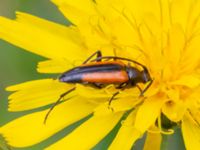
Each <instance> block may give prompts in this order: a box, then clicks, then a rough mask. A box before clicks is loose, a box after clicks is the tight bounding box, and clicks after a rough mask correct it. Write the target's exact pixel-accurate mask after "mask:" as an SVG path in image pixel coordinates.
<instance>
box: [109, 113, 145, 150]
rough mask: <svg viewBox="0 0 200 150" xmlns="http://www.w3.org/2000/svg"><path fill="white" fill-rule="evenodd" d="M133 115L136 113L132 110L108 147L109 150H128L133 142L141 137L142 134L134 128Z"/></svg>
mask: <svg viewBox="0 0 200 150" xmlns="http://www.w3.org/2000/svg"><path fill="white" fill-rule="evenodd" d="M135 115H136V111H135V110H134V111H132V112H131V113H130V114H129V115H128V117H127V118H126V120H125V121H123V122H122V126H121V128H120V130H119V132H118V133H117V136H116V137H115V139H114V140H113V142H112V144H111V145H110V147H109V150H118V149H119V150H120V149H123V150H130V149H131V147H132V146H133V144H134V142H135V141H136V140H137V139H138V138H140V137H141V136H142V134H143V133H141V132H139V131H138V130H136V129H135V128H134V121H135Z"/></svg>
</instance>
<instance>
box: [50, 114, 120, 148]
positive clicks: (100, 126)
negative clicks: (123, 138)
mask: <svg viewBox="0 0 200 150" xmlns="http://www.w3.org/2000/svg"><path fill="white" fill-rule="evenodd" d="M122 115H123V113H113V114H110V115H107V116H103V117H101V116H92V117H91V118H90V119H89V120H87V121H86V122H85V123H83V124H82V125H80V127H78V128H77V129H75V130H74V131H73V132H72V133H70V134H69V135H67V136H66V137H64V138H63V139H61V140H59V141H58V142H57V143H55V144H53V145H51V146H50V147H48V148H46V150H55V149H74V150H75V149H78V150H86V149H92V148H93V147H94V146H95V145H96V144H97V143H98V142H100V141H101V140H102V139H103V138H104V137H105V136H106V135H107V134H108V133H109V132H110V131H111V130H112V129H113V128H114V127H115V125H116V124H117V123H118V121H119V120H120V118H121V117H122ZM77 141H78V144H77Z"/></svg>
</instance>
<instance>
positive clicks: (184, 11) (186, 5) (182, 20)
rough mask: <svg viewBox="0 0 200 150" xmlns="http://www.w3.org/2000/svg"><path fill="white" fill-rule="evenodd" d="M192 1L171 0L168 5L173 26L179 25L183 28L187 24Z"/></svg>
mask: <svg viewBox="0 0 200 150" xmlns="http://www.w3.org/2000/svg"><path fill="white" fill-rule="evenodd" d="M194 4H195V3H194V1H193V0H173V1H171V4H170V6H171V7H170V10H171V11H170V13H171V21H172V23H173V24H176V23H178V24H180V25H181V26H182V27H183V28H185V27H186V25H187V23H188V21H189V20H188V18H189V15H190V12H191V10H192V5H194Z"/></svg>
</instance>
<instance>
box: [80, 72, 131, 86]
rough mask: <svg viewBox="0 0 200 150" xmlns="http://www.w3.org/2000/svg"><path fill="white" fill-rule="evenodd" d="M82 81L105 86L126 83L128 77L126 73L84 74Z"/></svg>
mask: <svg viewBox="0 0 200 150" xmlns="http://www.w3.org/2000/svg"><path fill="white" fill-rule="evenodd" d="M82 81H83V82H89V83H105V84H114V83H124V82H127V81H128V75H127V73H126V71H110V72H94V73H86V74H83V76H82Z"/></svg>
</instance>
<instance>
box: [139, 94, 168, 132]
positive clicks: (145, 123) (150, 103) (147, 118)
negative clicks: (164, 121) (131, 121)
mask: <svg viewBox="0 0 200 150" xmlns="http://www.w3.org/2000/svg"><path fill="white" fill-rule="evenodd" d="M163 103H164V101H163V99H162V96H153V97H149V98H148V99H146V100H145V101H144V103H143V104H142V105H141V106H140V107H139V110H138V112H137V115H136V119H135V128H136V129H138V130H139V131H140V132H141V133H144V132H145V131H146V130H147V129H148V128H149V127H150V126H151V125H153V124H154V122H155V121H156V118H157V117H158V115H159V114H160V111H161V107H162V106H163Z"/></svg>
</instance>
